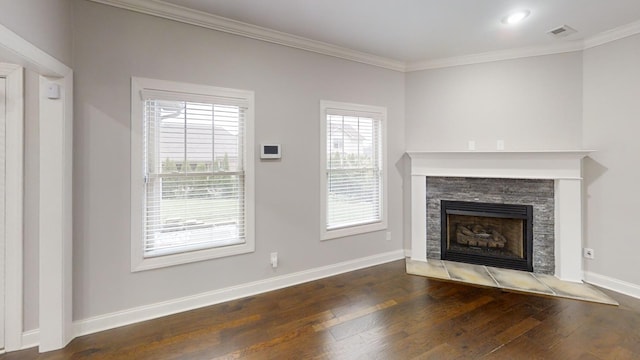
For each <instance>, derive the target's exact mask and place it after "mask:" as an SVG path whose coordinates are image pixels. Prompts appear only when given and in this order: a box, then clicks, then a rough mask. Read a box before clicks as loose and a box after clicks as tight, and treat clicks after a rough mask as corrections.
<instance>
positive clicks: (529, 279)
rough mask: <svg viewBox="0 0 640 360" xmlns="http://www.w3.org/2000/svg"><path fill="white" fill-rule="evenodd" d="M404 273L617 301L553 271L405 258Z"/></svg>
mask: <svg viewBox="0 0 640 360" xmlns="http://www.w3.org/2000/svg"><path fill="white" fill-rule="evenodd" d="M406 261H407V273H408V274H411V275H421V276H426V277H429V278H434V279H442V280H448V281H456V282H463V283H467V284H472V285H479V286H486V287H495V288H499V289H504V290H510V291H517V292H525V293H531V294H538V295H545V296H557V297H562V298H568V299H575V300H583V301H591V302H596V303H602V304H609V305H618V302H617V301H615V300H613V299H612V298H610V297H609V296H607V295H605V294H604V293H602V292H601V291H600V290H598V289H596V288H595V287H593V286H591V285H589V284H584V283H573V282H568V281H562V280H560V279H558V278H557V277H555V276H553V275H545V274H534V273H529V272H525V271H518V270H508V269H500V268H495V267H490V266H482V265H472V264H465V263H459V262H452V261H445V260H432V259H429V260H428V262H422V261H412V260H410V259H407V260H406Z"/></svg>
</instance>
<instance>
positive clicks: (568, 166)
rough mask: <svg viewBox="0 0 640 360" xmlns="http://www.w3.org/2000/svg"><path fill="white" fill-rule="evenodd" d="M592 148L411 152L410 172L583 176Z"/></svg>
mask: <svg viewBox="0 0 640 360" xmlns="http://www.w3.org/2000/svg"><path fill="white" fill-rule="evenodd" d="M592 152H593V151H592V150H522V151H408V152H407V155H409V157H410V158H411V175H423V176H452V177H456V176H458V177H487V178H513V179H581V178H582V177H581V176H582V175H581V160H582V158H584V157H585V156H587V155H589V154H590V153H592Z"/></svg>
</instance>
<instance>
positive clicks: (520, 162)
mask: <svg viewBox="0 0 640 360" xmlns="http://www.w3.org/2000/svg"><path fill="white" fill-rule="evenodd" d="M591 152H592V151H591V150H540V151H409V152H407V155H408V156H409V157H410V158H411V177H412V180H411V182H412V185H411V224H412V225H411V259H412V260H414V261H427V248H426V239H427V231H426V177H428V176H440V177H479V178H511V179H552V180H554V183H555V203H556V207H555V208H556V211H555V239H556V243H555V259H556V266H555V269H556V276H557V277H559V278H560V279H562V280H567V281H574V282H579V281H582V279H583V271H582V159H583V158H584V157H585V156H587V155H588V154H589V153H591Z"/></svg>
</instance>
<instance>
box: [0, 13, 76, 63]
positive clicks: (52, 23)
mask: <svg viewBox="0 0 640 360" xmlns="http://www.w3.org/2000/svg"><path fill="white" fill-rule="evenodd" d="M0 9H2V11H0V24H2V25H4V26H6V27H7V28H9V29H10V30H11V31H13V32H15V33H16V34H18V35H20V36H21V37H22V38H24V39H25V40H27V41H29V42H30V43H32V44H33V45H35V46H37V47H39V48H40V49H41V50H44V51H45V52H46V53H48V54H49V55H51V56H53V57H55V58H57V59H58V60H60V61H62V62H63V63H65V64H67V65H71V31H72V28H73V26H72V25H73V23H72V13H71V1H70V0H0Z"/></svg>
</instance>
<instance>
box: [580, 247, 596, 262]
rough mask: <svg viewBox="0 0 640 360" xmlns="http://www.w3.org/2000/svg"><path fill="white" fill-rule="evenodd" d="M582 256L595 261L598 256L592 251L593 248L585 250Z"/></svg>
mask: <svg viewBox="0 0 640 360" xmlns="http://www.w3.org/2000/svg"><path fill="white" fill-rule="evenodd" d="M582 256H584V257H585V258H587V259H595V257H596V254H595V252H594V251H593V249H591V248H583V249H582Z"/></svg>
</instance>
